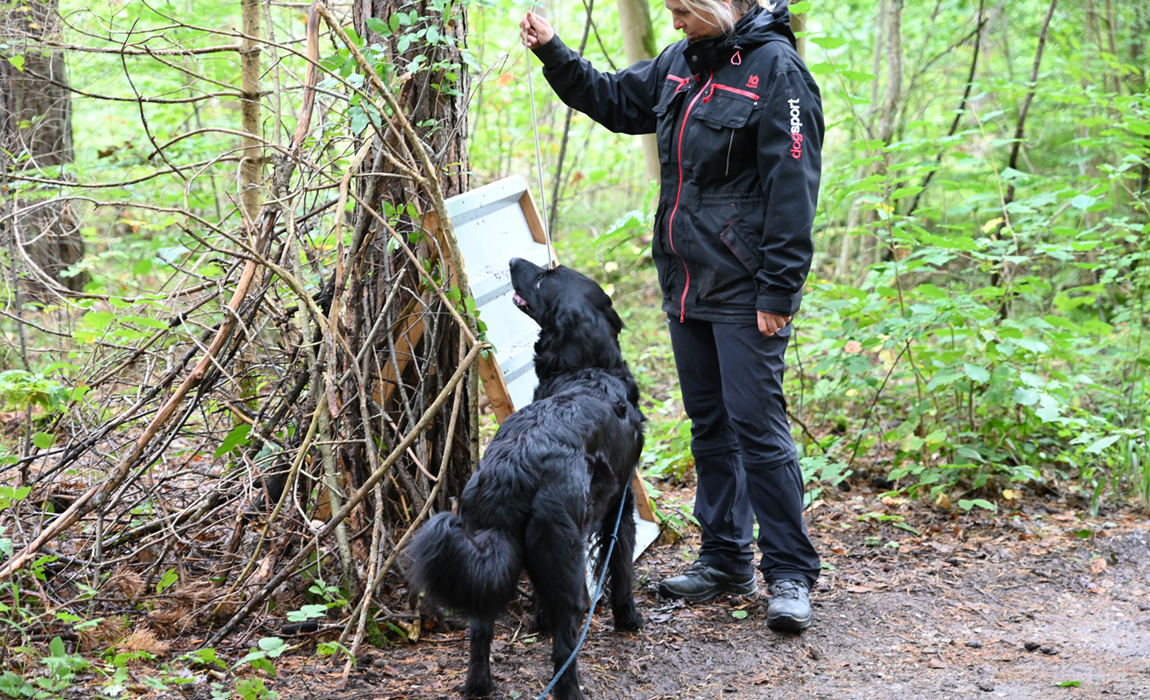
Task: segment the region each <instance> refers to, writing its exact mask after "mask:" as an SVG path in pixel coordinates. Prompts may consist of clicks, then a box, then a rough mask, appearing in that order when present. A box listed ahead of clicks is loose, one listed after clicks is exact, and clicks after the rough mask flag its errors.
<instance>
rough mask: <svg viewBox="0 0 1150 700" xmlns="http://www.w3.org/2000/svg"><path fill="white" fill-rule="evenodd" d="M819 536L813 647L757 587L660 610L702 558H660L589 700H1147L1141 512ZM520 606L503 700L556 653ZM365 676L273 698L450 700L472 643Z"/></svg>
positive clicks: (588, 652) (610, 647)
mask: <svg viewBox="0 0 1150 700" xmlns="http://www.w3.org/2000/svg"><path fill="white" fill-rule="evenodd" d="M685 497H687V498H689V494H686V495H685ZM870 514H874V515H870ZM860 518H861V519H860ZM899 518H904V520H899ZM809 523H810V525H811V531H812V535H813V536H814V538H815V539H816V541H817V542H818V544H819V546H820V551H822V552H823V553H824V558H825V561H826V563H827V564H828V565H830V566H831V567H833V568H832V569H828V570H827V571H826V572H825V573H824V576H823V577H822V579H820V581H819V585H818V587H817V590H816V592H815V596H814V604H815V614H816V619H815V624H814V626H813V627H812V628H811V629H810V630H808V631H807V632H806V633H805V634H803V635H801V636H789V635H780V634H777V633H775V632H772V631H771V630H769V629H768V628H767V625H766V600H765V597H764V596H765V592H764V588H763V586H762V585H760V595H759V596H756V597H753V598H750V599H735V598H730V597H726V596H723V597H720V598H718V599H716V600H714V601H712V602H711V603H709V604H706V605H695V606H690V605H684V604H682V603H669V602H667V601H663V600H661V599H659V598H658V597H657V596H656V595H655V593H654V582H655V581H657V580H659V579H660V578H662V577H664V576H667V575H671V574H673V573H675V572H677V571H679V570H681V569H682V568H683V567H684V566H685V562H686V561H687V557H688V556H689V553H690V552H691V551H693V545H694V544H695V543H694V542H693V541H692V540H690V539H688V540H687V541H683V542H680V543H677V544H674V545H663V546H656V547H652V548H651V549H650V550H648V552H646V553H645V554H644V555H643V557H642V558H640V560H639V562H638V572H639V574H640V575H641V576H642V577H643V580H642V581H641V588H640V590H639V591H638V592H637V595H638V599H639V603H640V607H641V609H642V612H643V614H644V616H645V619H646V626H645V628H644V630H643V631H642V632H641V633H640V634H638V635H625V634H620V633H617V632H615V631H613V629H612V628H611V625H610V619H609V612H607V611H606V610H604V609H602V608H600V609H599V610H598V611H597V613H596V617H595V620H594V622H593V623H592V626H591V633H590V634H589V636H588V642H587V644H586V645H585V646H584V648H583V651H582V652H581V654H580V668H581V672H582V680H583V685H584V688H585V692H586V695H587V697H588V698H597V699H611V700H614V699H632V698H633V699H643V700H654V699H655V698H668V699H671V698H674V699H683V700H686V699H694V698H698V699H706V700H712V699H715V698H800V697H801V698H834V699H835V700H847V699H853V698H859V699H862V698H868V699H869V698H889V699H892V700H904V699H905V700H911V699H912V698H913V699H916V700H917V699H922V698H928V699H934V698H940V699H941V698H974V697H984V698H1010V699H1011V700H1027V699H1030V698H1033V699H1035V700H1038V699H1039V698H1041V699H1043V700H1045V699H1047V698H1055V699H1057V698H1110V697H1114V698H1150V522H1147V519H1146V518H1145V517H1144V516H1142V515H1141V514H1139V513H1138V512H1136V511H1134V510H1122V511H1116V512H1110V513H1104V514H1103V515H1102V516H1100V517H1099V518H1097V519H1093V520H1091V519H1087V520H1080V519H1079V518H1077V517H1075V515H1074V514H1073V513H1071V512H1070V511H1063V510H1061V509H1060V508H1058V507H1056V506H1051V505H1049V504H1044V503H1040V502H1035V503H1032V504H1026V502H1025V501H1024V502H1023V505H1021V506H1020V507H1019V508H1018V509H1017V510H1015V511H1013V512H1010V513H1007V512H1000V513H999V514H997V515H995V514H990V513H988V512H986V511H980V512H977V511H976V512H975V513H973V514H961V515H954V514H947V513H941V512H939V511H937V510H935V509H933V508H930V507H927V506H924V505H922V504H917V503H899V502H896V501H890V500H888V501H887V502H886V503H883V502H881V501H879V500H877V498H876V497H875V495H874V494H867V495H862V496H859V495H850V494H848V495H846V496H840V497H838V498H837V499H836V500H834V501H833V502H825V503H820V504H818V505H817V506H816V507H815V508H814V509H813V510H812V512H811V513H810V517H809ZM896 523H902V524H904V525H906V526H907V527H908V528H913V529H915V530H917V531H918V534H916V533H915V532H911V531H909V530H908V529H903V528H900V527H898V526H896ZM760 584H761V582H760ZM526 607H527V606H526V605H522V606H521V605H517V606H515V607H514V609H513V610H512V612H511V613H510V614H509V615H508V616H506V617H504V618H503V619H502V620H501V626H500V628H499V629H498V631H497V638H496V642H495V650H494V664H493V668H494V673H495V677H496V683H497V684H498V689H499V691H498V694H497V695H496V697H497V698H526V699H527V700H532V699H533V698H535V697H536V696H537V695H538V693H539V692H540V691H541V690H542V688H543V686H544V684H545V683H546V681H547V680H549V676H548V674H547V670H548V668H549V662H548V660H547V659H548V656H549V653H550V647H551V644H550V640H549V639H544V638H536V637H534V636H532V635H530V634H529V633H528V632H527V623H528V621H529V610H526V609H525V608H526ZM361 661H362V663H361V669H360V671H359V673H358V674H357V675H356V676H354V677H353V678H352V684H351V686H350V687H349V688H348V689H347V690H346V691H341V692H334V691H333V690H332V688H334V687H335V684H334V676H333V675H331V674H328V673H327V672H325V671H324V670H321V669H320V668H318V667H310V668H307V669H303V670H301V672H299V673H297V674H293V675H291V676H287V677H285V676H281V678H280V680H279V681H277V684H276V685H277V690H279V691H280V693H281V697H282V698H332V699H336V698H341V699H342V698H353V697H355V698H379V699H384V698H386V699H388V700H415V699H424V698H453V697H458V691H457V688H458V686H459V685H460V684H461V683H462V680H463V674H464V669H465V665H466V633H465V632H464V631H462V630H460V629H440V630H431V631H427V632H426V634H425V635H424V638H423V640H422V641H420V643H418V644H415V645H410V646H403V647H396V648H392V649H389V650H382V651H379V652H376V653H374V654H371V655H370V656H367V657H365V658H363V659H361ZM1060 684H1066V685H1064V686H1063V685H1060ZM1071 684H1078V685H1071Z"/></svg>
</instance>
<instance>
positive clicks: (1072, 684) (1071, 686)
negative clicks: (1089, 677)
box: [1055, 681, 1082, 688]
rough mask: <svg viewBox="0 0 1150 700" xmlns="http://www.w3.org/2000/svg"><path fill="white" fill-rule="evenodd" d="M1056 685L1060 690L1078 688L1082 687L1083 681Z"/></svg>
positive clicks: (1063, 682)
mask: <svg viewBox="0 0 1150 700" xmlns="http://www.w3.org/2000/svg"><path fill="white" fill-rule="evenodd" d="M1055 685H1056V686H1058V687H1059V688H1077V687H1078V686H1080V685H1082V681H1062V682H1061V683H1055Z"/></svg>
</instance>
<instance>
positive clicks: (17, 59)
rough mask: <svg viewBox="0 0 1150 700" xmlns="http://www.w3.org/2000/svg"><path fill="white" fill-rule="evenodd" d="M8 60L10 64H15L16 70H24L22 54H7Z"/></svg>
mask: <svg viewBox="0 0 1150 700" xmlns="http://www.w3.org/2000/svg"><path fill="white" fill-rule="evenodd" d="M8 62H9V63H11V64H12V65H14V66H16V70H18V71H20V72H21V73H23V72H24V56H23V55H22V54H16V55H15V56H9V57H8Z"/></svg>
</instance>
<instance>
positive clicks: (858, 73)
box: [839, 70, 875, 83]
mask: <svg viewBox="0 0 1150 700" xmlns="http://www.w3.org/2000/svg"><path fill="white" fill-rule="evenodd" d="M839 72H840V73H841V74H842V76H843V77H844V78H846V79H847V80H857V81H858V82H860V83H865V82H869V81H871V80H874V77H875V76H874V73H867V72H866V71H864V70H843V71H839Z"/></svg>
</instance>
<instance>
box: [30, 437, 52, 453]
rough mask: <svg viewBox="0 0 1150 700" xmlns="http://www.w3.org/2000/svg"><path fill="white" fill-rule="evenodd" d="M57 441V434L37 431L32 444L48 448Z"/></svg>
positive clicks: (43, 448)
mask: <svg viewBox="0 0 1150 700" xmlns="http://www.w3.org/2000/svg"><path fill="white" fill-rule="evenodd" d="M55 443H56V436H55V435H53V434H52V433H36V434H35V435H33V436H32V444H33V445H35V446H36V447H39V448H40V449H41V450H46V449H48V448H49V447H51V446H52V445H54V444H55Z"/></svg>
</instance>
